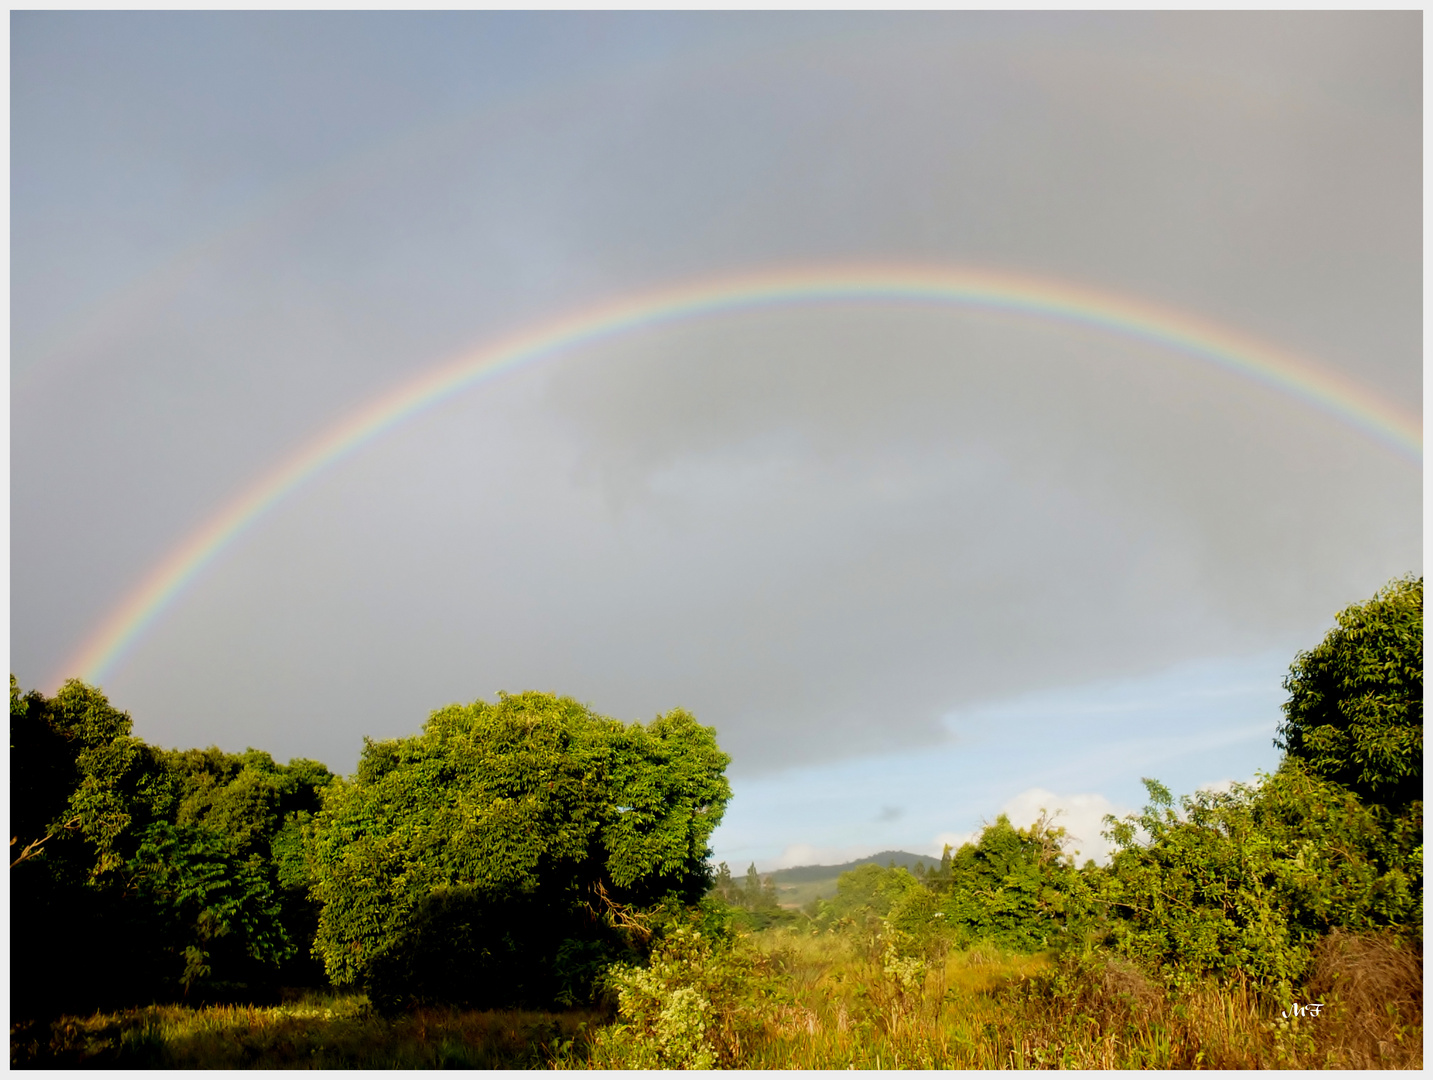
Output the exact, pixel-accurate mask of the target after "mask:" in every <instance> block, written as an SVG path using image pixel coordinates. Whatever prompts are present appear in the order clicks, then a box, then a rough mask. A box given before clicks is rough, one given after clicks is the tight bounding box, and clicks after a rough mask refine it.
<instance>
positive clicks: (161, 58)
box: [11, 13, 1422, 771]
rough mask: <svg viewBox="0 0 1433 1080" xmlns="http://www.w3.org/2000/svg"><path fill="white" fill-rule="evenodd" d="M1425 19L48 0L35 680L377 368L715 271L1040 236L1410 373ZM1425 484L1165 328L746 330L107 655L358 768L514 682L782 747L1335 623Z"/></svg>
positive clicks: (31, 290) (1393, 561)
mask: <svg viewBox="0 0 1433 1080" xmlns="http://www.w3.org/2000/svg"><path fill="white" fill-rule="evenodd" d="M1417 25H1418V23H1417V16H1416V14H1414V13H1385V14H1378V15H1335V14H1324V13H1312V14H1310V13H1286V14H1268V15H1214V14H1187V15H1164V16H1153V15H1151V16H1120V15H1106V16H1089V17H1077V16H1018V15H1012V16H967V15H960V14H956V15H944V16H920V17H912V18H905V19H902V18H877V17H833V18H830V19H826V18H821V17H797V16H791V17H781V18H764V17H757V16H735V15H733V16H702V17H691V18H685V19H684V18H682V17H657V16H625V17H612V18H598V17H592V18H588V17H582V18H578V17H560V16H529V17H522V16H512V17H508V16H485V15H468V16H463V17H456V16H454V17H445V18H442V19H437V20H434V19H425V18H422V17H411V18H398V17H388V18H376V17H362V16H354V17H347V18H336V19H335V18H326V17H323V16H306V17H304V18H296V17H285V16H263V15H253V16H226V17H222V18H221V17H218V16H215V17H198V16H187V17H186V16H177V15H175V16H168V15H155V16H145V17H137V16H132V17H124V16H98V15H91V16H84V15H69V14H33V13H32V14H28V15H24V16H17V19H16V24H15V30H14V36H13V40H12V44H13V49H14V61H13V63H14V97H13V100H12V111H13V140H14V141H13V150H12V166H13V177H14V179H13V187H12V197H13V212H12V221H13V230H14V232H13V252H12V268H13V269H12V289H13V293H12V320H13V326H12V341H13V355H14V367H15V371H16V373H17V382H16V390H15V393H14V395H13V398H12V473H11V476H12V479H11V484H12V488H11V499H12V511H11V512H12V534H11V545H12V547H11V552H12V665H13V666H14V668H15V670H16V672H17V674H18V675H20V677H21V678H22V681H24V682H26V684H27V685H29V684H34V683H38V682H41V681H42V680H45V679H48V678H49V677H50V676H51V675H52V674H53V673H54V672H55V671H56V669H57V667H58V666H59V665H60V664H61V663H62V661H63V658H64V657H65V656H67V655H69V654H71V653H72V652H73V650H74V648H75V646H76V644H77V642H78V641H79V639H80V638H81V637H82V636H83V635H84V633H85V632H86V631H87V629H88V628H90V627H91V626H93V625H94V624H95V622H96V621H97V620H98V619H99V618H100V617H101V616H102V615H103V614H104V612H105V611H106V610H107V609H108V608H109V607H110V605H112V604H113V603H114V602H115V601H116V600H117V599H118V598H119V597H120V596H121V595H122V594H123V592H124V591H125V589H127V588H128V587H129V586H130V585H131V584H132V583H133V582H134V581H136V580H137V579H138V578H139V577H140V576H141V574H142V573H143V572H144V571H145V569H146V568H148V567H149V566H151V565H153V564H154V563H155V562H156V561H157V560H158V559H159V558H161V557H162V555H163V554H164V553H165V552H166V551H167V550H168V549H169V548H170V547H171V546H172V545H173V544H174V543H175V542H177V540H178V539H179V538H180V537H182V536H183V535H184V534H185V533H186V531H187V530H189V529H191V528H192V527H194V525H196V524H197V523H198V522H199V521H201V520H202V519H203V518H204V517H205V515H207V514H208V513H210V512H212V511H213V510H214V509H215V508H216V507H218V506H219V505H222V503H223V502H224V501H225V500H226V499H227V498H228V497H230V495H231V494H232V493H233V492H234V491H236V490H238V489H239V488H240V487H241V486H242V485H243V484H244V483H245V482H246V481H247V480H248V479H250V478H251V477H253V476H254V475H256V474H257V473H258V472H259V471H260V470H262V469H264V468H266V467H268V466H269V465H271V464H272V463H273V462H275V461H277V460H279V459H281V458H282V457H283V456H285V455H286V454H288V453H290V452H291V451H292V449H293V448H294V447H295V446H296V445H297V444H298V443H299V442H301V441H302V440H303V439H304V438H305V437H306V436H308V435H309V434H311V433H312V432H314V431H315V430H317V429H319V428H321V427H322V426H323V425H324V424H326V423H329V422H331V421H332V420H334V419H335V418H337V417H339V416H341V415H343V414H344V413H345V412H346V411H348V410H350V409H352V408H354V407H355V406H356V405H358V404H359V403H361V402H363V401H365V400H367V399H369V398H370V397H371V396H373V395H375V394H377V393H380V392H382V391H384V390H385V389H386V388H388V387H391V386H393V385H395V384H397V383H400V382H401V381H403V380H404V379H407V378H411V377H413V376H414V375H415V374H417V373H418V372H419V371H421V370H423V369H424V368H425V367H426V366H427V365H429V364H431V363H434V362H436V361H437V360H439V359H441V358H443V357H445V356H448V355H451V354H452V353H453V352H454V351H456V350H458V349H460V348H462V347H464V346H466V345H468V344H471V343H473V342H476V341H481V340H485V339H487V338H490V337H493V336H495V335H497V334H499V333H503V332H506V331H508V330H511V329H513V328H515V327H518V326H521V325H526V324H532V323H539V322H542V321H544V320H546V319H550V318H551V317H553V315H554V314H556V313H558V312H561V311H564V310H567V309H569V308H571V307H573V306H576V305H580V304H584V303H588V302H592V301H595V300H598V299H601V298H603V297H608V296H613V295H621V294H623V293H624V292H628V291H631V290H634V289H637V288H644V287H649V286H652V285H654V284H661V283H664V282H667V281H670V280H673V279H676V278H688V277H700V276H703V275H709V274H714V273H718V272H724V271H730V270H733V269H740V268H745V267H761V266H769V265H775V264H780V263H784V262H803V263H820V262H822V261H823V260H832V259H842V260H893V261H901V260H906V261H915V260H919V261H934V262H942V263H961V264H972V265H995V266H1001V267H1005V268H1009V269H1011V270H1015V271H1028V272H1034V273H1039V274H1043V275H1048V276H1052V277H1057V278H1062V279H1066V280H1070V281H1075V282H1081V283H1085V284H1087V285H1090V286H1093V287H1099V288H1105V289H1110V290H1115V291H1121V290H1123V291H1125V292H1129V293H1132V294H1136V295H1138V296H1142V297H1145V298H1147V299H1149V300H1152V301H1156V302H1159V303H1163V304H1166V305H1169V306H1172V307H1175V308H1178V309H1182V310H1185V311H1189V312H1191V313H1194V314H1197V315H1199V316H1202V317H1204V318H1207V319H1209V320H1211V321H1214V322H1216V323H1220V324H1225V325H1229V326H1232V327H1237V328H1242V329H1243V330H1245V331H1247V332H1250V333H1253V334H1257V335H1261V336H1263V337H1264V338H1266V339H1268V340H1270V341H1272V342H1274V343H1276V344H1278V345H1280V346H1282V347H1285V348H1288V349H1291V350H1295V351H1302V352H1304V353H1307V354H1309V355H1311V356H1315V357H1318V358H1319V359H1321V360H1322V361H1323V362H1326V363H1327V364H1329V365H1331V366H1332V367H1334V368H1336V369H1337V370H1339V371H1341V372H1343V373H1344V374H1346V375H1347V376H1348V377H1350V378H1353V379H1355V380H1358V381H1360V382H1362V383H1364V384H1366V385H1368V386H1369V387H1371V388H1372V389H1374V390H1375V391H1377V392H1379V393H1381V394H1383V395H1384V396H1386V397H1388V398H1390V399H1391V400H1394V401H1396V402H1398V403H1400V404H1402V405H1403V406H1404V407H1406V408H1407V409H1408V410H1409V411H1416V410H1417V408H1418V403H1419V401H1420V400H1421V377H1422V376H1421V352H1420V350H1421V258H1422V255H1421V247H1420V243H1419V230H1418V227H1417V226H1418V222H1419V221H1420V220H1421V217H1420V214H1421V198H1422V194H1421V183H1422V181H1421V158H1420V154H1421V114H1420V107H1419V102H1420V96H1419V95H1420V86H1421V57H1420V54H1419V39H1418V35H1417V33H1416V28H1417ZM275 28H282V30H283V33H282V34H278V33H276V29H275ZM1419 485H1420V477H1419V475H1418V473H1417V471H1416V470H1413V469H1410V468H1409V467H1408V466H1407V465H1405V464H1403V463H1401V462H1399V461H1397V460H1395V459H1394V458H1393V457H1391V456H1390V455H1389V454H1388V453H1387V452H1386V451H1385V450H1383V449H1381V448H1379V447H1377V446H1375V445H1373V444H1372V443H1370V442H1369V441H1367V440H1366V439H1364V438H1363V437H1362V436H1360V435H1358V434H1356V433H1352V432H1350V431H1349V430H1348V429H1347V428H1345V427H1343V426H1341V425H1339V424H1338V423H1335V422H1332V421H1331V420H1330V419H1329V418H1328V417H1326V416H1323V415H1321V414H1318V413H1314V412H1311V411H1309V410H1308V409H1306V408H1304V407H1303V406H1300V405H1298V404H1296V403H1293V402H1291V401H1290V400H1288V399H1286V398H1284V397H1281V396H1279V395H1277V394H1272V393H1270V392H1268V391H1266V390H1263V389H1260V388H1258V387H1256V386H1253V385H1252V384H1249V383H1247V382H1244V381H1240V380H1239V379H1237V378H1233V377H1231V376H1229V375H1227V374H1223V373H1219V372H1216V371H1214V370H1213V369H1211V368H1209V367H1208V366H1205V365H1200V364H1198V363H1194V362H1191V361H1189V360H1188V359H1185V358H1181V357H1179V356H1176V355H1174V354H1171V353H1168V352H1166V351H1162V350H1160V349H1157V348H1154V347H1152V346H1149V345H1144V344H1139V343H1135V342H1131V341H1125V340H1119V339H1115V338H1111V337H1108V336H1102V335H1099V334H1096V333H1092V332H1084V331H1072V330H1070V329H1068V328H1062V327H1058V326H1055V325H1051V324H1046V323H1041V322H1039V321H1035V320H1030V319H1019V318H1012V317H1008V316H1002V317H997V316H994V315H990V314H980V313H969V312H964V313H962V312H948V311H930V310H916V309H909V308H898V307H889V308H867V307H858V308H845V309H819V310H818V309H802V310H795V309H792V310H778V311H768V312H763V313H748V314H743V315H733V316H728V317H723V318H719V319H711V320H706V321H702V322H695V323H691V324H687V325H683V326H675V327H669V328H665V329H661V330H652V331H648V332H644V333H641V334H637V335H633V336H629V337H627V338H624V339H621V340H618V341H612V342H608V343H606V344H604V345H602V346H600V347H598V346H593V347H589V348H587V349H584V350H581V351H580V352H578V353H575V354H573V355H571V356H568V357H564V358H562V359H560V360H555V361H552V362H549V363H546V364H545V365H543V366H541V367H534V368H532V369H529V370H527V371H523V372H519V373H515V374H513V375H511V376H508V377H506V378H504V379H503V380H500V381H498V382H494V383H491V384H488V385H487V386H485V387H484V388H482V389H481V390H478V391H475V392H473V393H471V394H469V395H467V396H466V397H464V398H463V399H461V400H459V401H455V402H453V403H451V404H450V405H448V406H445V407H444V408H442V409H440V410H436V411H434V412H432V413H431V414H429V415H427V416H426V417H425V418H424V419H423V420H422V421H420V422H415V423H413V424H410V425H408V426H407V427H405V428H404V429H402V430H401V431H398V432H396V433H394V434H393V435H392V436H391V437H390V438H388V439H387V440H385V441H384V442H382V443H380V444H378V445H375V446H374V447H372V448H371V449H369V450H368V451H365V452H364V453H363V454H362V455H359V456H357V457H355V458H353V459H351V460H350V461H348V462H346V463H345V464H343V465H342V466H341V467H339V468H337V469H335V470H333V471H332V472H331V473H330V474H328V475H327V476H325V477H323V478H321V479H320V480H318V481H316V482H315V483H313V484H312V485H310V486H309V487H308V488H306V489H304V490H303V491H302V492H301V493H300V494H299V495H297V496H296V497H295V498H294V499H292V500H291V501H290V502H289V503H287V504H285V506H283V507H282V508H280V509H279V510H278V511H277V512H276V513H274V514H273V515H271V516H270V517H268V518H267V519H265V520H264V521H263V522H262V523H261V524H260V526H259V527H258V528H256V529H255V530H254V531H253V532H252V533H251V534H249V536H248V537H247V538H246V539H245V540H244V542H243V543H242V544H240V545H239V546H237V547H236V548H235V549H234V550H233V551H232V552H231V553H230V554H229V555H227V556H226V557H225V558H224V559H223V560H221V561H220V562H219V563H218V564H217V565H216V566H215V567H214V568H213V569H212V571H211V572H209V573H208V574H207V575H206V576H205V577H204V578H203V579H202V580H201V581H199V582H198V583H197V584H196V586H195V587H194V588H193V589H192V590H191V591H190V592H189V593H187V594H186V595H185V597H183V598H182V599H181V601H180V602H179V603H177V604H176V605H175V606H174V607H173V608H172V609H171V610H170V611H169V612H168V613H167V614H166V616H165V618H164V619H163V620H162V621H161V622H160V623H159V624H158V625H157V626H156V627H155V629H154V631H153V632H152V634H151V635H150V636H148V637H147V638H146V639H145V640H144V641H143V642H142V643H141V645H140V646H139V647H138V648H137V649H136V650H135V651H134V653H133V654H132V656H131V657H130V658H129V660H128V661H127V662H126V664H125V665H124V666H123V667H122V668H121V669H120V670H118V671H117V672H116V674H115V676H114V678H113V680H112V683H111V685H110V689H111V691H112V693H113V694H114V695H115V696H116V698H117V699H118V700H119V701H120V702H121V704H123V705H125V706H126V707H129V708H132V709H133V711H134V712H135V715H136V717H137V718H138V720H139V722H140V726H141V731H142V733H147V734H148V735H149V736H150V737H153V738H157V739H159V740H160V741H163V742H168V743H183V744H195V743H201V744H202V743H205V742H208V741H216V742H219V743H220V744H221V745H226V746H235V747H238V746H242V745H245V744H248V743H253V744H255V745H262V746H265V747H268V748H271V749H273V750H274V751H275V752H276V753H278V754H280V755H281V756H286V755H287V754H289V753H300V752H301V753H307V754H310V755H313V756H318V757H321V758H324V759H325V760H328V761H330V762H331V763H333V764H334V765H335V766H337V767H344V768H346V767H348V765H349V764H350V763H351V761H352V758H353V756H354V755H355V754H356V753H357V749H358V746H359V739H360V736H361V735H362V734H365V733H367V734H375V735H385V734H398V733H401V732H406V731H411V730H413V729H414V728H415V727H416V726H417V724H418V723H419V722H421V719H422V717H423V716H424V715H426V712H427V711H428V710H429V709H430V708H432V707H435V706H437V705H439V704H441V703H443V702H445V701H448V700H454V699H471V698H472V697H474V696H478V695H485V696H491V694H492V693H493V692H494V691H496V690H498V689H502V688H505V689H518V688H522V687H527V686H535V687H539V688H544V689H555V690H560V691H564V692H568V693H572V694H574V695H576V696H578V697H581V698H583V699H584V700H588V701H590V702H591V703H592V704H593V705H594V706H596V707H597V708H599V709H601V710H602V711H605V712H610V713H614V714H617V715H622V716H627V717H640V716H650V715H652V714H653V713H655V712H657V711H659V710H664V709H667V708H670V707H672V706H674V705H677V704H682V705H685V706H687V707H689V708H692V709H693V710H694V711H696V712H697V713H698V715H699V716H701V717H702V718H703V719H704V720H707V721H709V722H712V723H715V724H716V725H717V726H718V728H719V730H720V732H721V734H722V739H723V744H724V745H726V746H727V747H728V748H729V749H731V751H732V752H733V754H734V755H735V756H736V759H737V765H736V767H737V769H738V770H748V771H756V770H760V769H764V768H773V767H777V766H781V765H785V764H791V763H796V762H803V761H813V760H818V759H821V758H830V757H840V756H843V755H850V754H858V753H864V752H868V751H872V750H876V749H880V748H885V747H890V746H898V745H910V744H919V743H920V742H921V741H922V740H929V739H932V738H935V737H936V736H937V734H938V732H939V731H940V718H941V716H943V715H944V714H945V713H946V712H948V711H949V710H951V709H954V708H957V707H960V706H962V705H964V704H967V703H970V702H974V701H979V700H986V699H992V698H998V697H1000V696H1002V695H1008V694H1011V693H1014V692H1016V691H1020V690H1028V689H1034V688H1039V687H1052V686H1059V685H1065V684H1070V683H1075V682H1080V681H1086V680H1089V679H1093V678H1105V677H1114V676H1119V675H1123V674H1135V673H1139V672H1145V671H1150V670H1153V669H1155V668H1158V667H1159V666H1161V665H1167V664H1170V663H1173V662H1175V661H1177V660H1181V659H1184V658H1188V657H1191V656H1200V655H1227V654H1235V653H1239V652H1242V651H1251V652H1252V651H1258V650H1263V649H1267V648H1269V647H1271V646H1277V647H1288V648H1290V649H1293V648H1295V647H1298V646H1300V645H1306V644H1308V643H1309V642H1310V640H1311V635H1316V634H1317V633H1319V632H1321V629H1322V627H1323V626H1325V625H1327V623H1328V621H1329V619H1330V617H1331V616H1332V613H1333V612H1334V611H1335V610H1337V609H1338V608H1339V607H1340V606H1341V605H1343V604H1345V603H1347V602H1350V601H1352V600H1354V599H1357V598H1359V597H1361V596H1364V595H1367V594H1368V593H1369V592H1371V591H1372V589H1373V588H1375V587H1377V585H1378V584H1380V583H1381V582H1382V581H1383V580H1385V579H1386V578H1387V577H1389V576H1391V575H1393V574H1397V573H1401V572H1404V571H1407V570H1409V569H1417V568H1418V567H1419V566H1420V565H1421V509H1420V487H1419Z"/></svg>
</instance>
